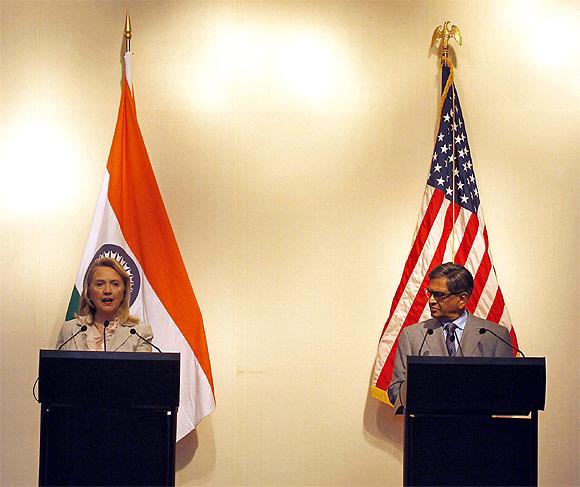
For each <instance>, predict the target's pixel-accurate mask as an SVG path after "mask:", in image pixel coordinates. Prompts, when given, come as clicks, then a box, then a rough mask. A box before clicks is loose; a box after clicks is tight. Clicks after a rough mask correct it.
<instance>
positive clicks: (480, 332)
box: [479, 328, 526, 358]
mask: <svg viewBox="0 0 580 487" xmlns="http://www.w3.org/2000/svg"><path fill="white" fill-rule="evenodd" d="M486 332H490V333H491V334H492V335H493V336H494V337H496V338H497V339H498V340H500V341H502V342H504V343H505V344H506V345H509V346H510V347H511V348H512V350H515V351H516V352H519V353H521V354H522V357H524V358H526V356H525V355H524V352H522V351H521V350H520V349H519V348H518V347H514V346H513V345H512V344H511V343H510V342H508V341H507V340H504V339H503V338H502V337H500V336H499V335H498V334H497V333H494V332H493V331H491V330H490V329H489V328H480V329H479V334H480V335H484V334H485V333H486Z"/></svg>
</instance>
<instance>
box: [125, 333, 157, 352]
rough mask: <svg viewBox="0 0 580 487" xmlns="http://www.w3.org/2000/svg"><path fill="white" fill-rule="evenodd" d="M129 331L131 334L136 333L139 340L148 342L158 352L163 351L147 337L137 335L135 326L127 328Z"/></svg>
mask: <svg viewBox="0 0 580 487" xmlns="http://www.w3.org/2000/svg"><path fill="white" fill-rule="evenodd" d="M129 333H131V335H137V336H138V337H139V338H140V339H141V340H143V341H144V342H145V343H148V344H149V345H151V346H152V347H153V348H154V349H155V350H157V351H158V352H159V353H163V352H162V351H161V349H160V348H159V347H158V346H157V345H155V344H153V342H151V341H149V340H147V338H145V337H142V336H141V335H139V333H137V330H135V328H131V329H130V330H129Z"/></svg>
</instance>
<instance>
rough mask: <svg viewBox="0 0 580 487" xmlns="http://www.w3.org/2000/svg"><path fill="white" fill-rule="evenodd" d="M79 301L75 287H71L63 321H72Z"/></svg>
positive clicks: (79, 297)
mask: <svg viewBox="0 0 580 487" xmlns="http://www.w3.org/2000/svg"><path fill="white" fill-rule="evenodd" d="M80 300H81V295H80V294H79V292H78V291H77V287H76V286H73V290H72V294H71V296H70V301H69V303H68V309H67V310H66V318H65V320H66V321H68V320H72V319H73V318H74V317H75V313H76V312H77V311H78V310H79V301H80Z"/></svg>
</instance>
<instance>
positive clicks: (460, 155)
mask: <svg viewBox="0 0 580 487" xmlns="http://www.w3.org/2000/svg"><path fill="white" fill-rule="evenodd" d="M459 157H465V151H464V150H463V149H459Z"/></svg>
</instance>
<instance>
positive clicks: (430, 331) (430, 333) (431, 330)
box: [417, 328, 433, 356]
mask: <svg viewBox="0 0 580 487" xmlns="http://www.w3.org/2000/svg"><path fill="white" fill-rule="evenodd" d="M427 335H433V329H432V328H428V329H427V331H426V332H425V335H424V336H423V341H422V342H421V347H419V353H418V354H417V355H419V356H421V352H422V351H423V345H425V340H427Z"/></svg>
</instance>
